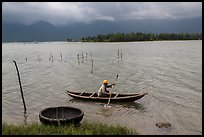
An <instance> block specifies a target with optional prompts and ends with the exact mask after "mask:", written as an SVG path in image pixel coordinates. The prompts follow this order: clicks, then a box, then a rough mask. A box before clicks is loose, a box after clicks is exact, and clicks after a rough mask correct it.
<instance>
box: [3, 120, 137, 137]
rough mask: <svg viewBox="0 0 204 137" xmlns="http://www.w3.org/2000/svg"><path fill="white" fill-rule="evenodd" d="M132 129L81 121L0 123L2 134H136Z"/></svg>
mask: <svg viewBox="0 0 204 137" xmlns="http://www.w3.org/2000/svg"><path fill="white" fill-rule="evenodd" d="M137 134H138V133H137V132H136V131H134V130H132V129H128V128H126V127H122V126H112V125H106V124H102V123H95V122H92V123H90V122H82V123H81V124H80V125H74V124H70V125H61V126H54V125H43V124H38V123H33V124H28V125H14V124H7V123H3V124H2V135H137Z"/></svg>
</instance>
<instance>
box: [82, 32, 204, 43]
mask: <svg viewBox="0 0 204 137" xmlns="http://www.w3.org/2000/svg"><path fill="white" fill-rule="evenodd" d="M161 40H202V33H180V34H177V33H170V34H169V33H160V34H157V33H142V32H137V33H133V32H132V33H127V34H125V33H111V34H104V35H103V34H101V35H97V36H93V37H91V36H89V37H83V38H82V39H81V40H80V41H81V42H131V41H161Z"/></svg>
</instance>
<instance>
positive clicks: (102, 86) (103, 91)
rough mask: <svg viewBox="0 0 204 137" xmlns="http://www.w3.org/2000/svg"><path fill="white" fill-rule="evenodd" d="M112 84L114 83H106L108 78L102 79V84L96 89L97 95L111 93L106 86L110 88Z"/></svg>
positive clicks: (101, 95)
mask: <svg viewBox="0 0 204 137" xmlns="http://www.w3.org/2000/svg"><path fill="white" fill-rule="evenodd" d="M113 85H115V83H113V84H111V85H108V80H103V84H102V85H101V87H100V88H99V90H98V96H99V97H104V96H110V95H112V92H110V91H109V90H108V89H107V88H112V86H113Z"/></svg>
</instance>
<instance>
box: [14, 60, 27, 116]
mask: <svg viewBox="0 0 204 137" xmlns="http://www.w3.org/2000/svg"><path fill="white" fill-rule="evenodd" d="M13 62H14V64H15V66H16V71H17V75H18V81H19V85H20V92H21V97H22V100H23V105H24V113H26V105H25V100H24V96H23V89H22V86H21V78H20V74H19V71H18V66H17V64H16V61H13Z"/></svg>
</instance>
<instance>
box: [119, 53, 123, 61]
mask: <svg viewBox="0 0 204 137" xmlns="http://www.w3.org/2000/svg"><path fill="white" fill-rule="evenodd" d="M120 58H121V61H122V59H123V54H122V50H121V51H120Z"/></svg>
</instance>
